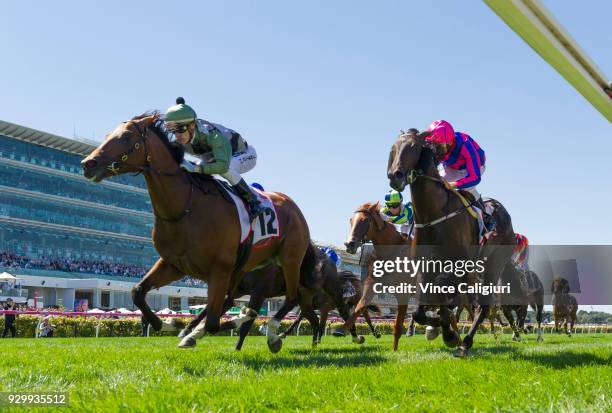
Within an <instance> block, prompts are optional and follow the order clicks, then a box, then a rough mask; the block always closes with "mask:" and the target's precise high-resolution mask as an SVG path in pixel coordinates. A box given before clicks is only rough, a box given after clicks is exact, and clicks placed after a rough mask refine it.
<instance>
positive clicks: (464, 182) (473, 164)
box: [453, 142, 480, 189]
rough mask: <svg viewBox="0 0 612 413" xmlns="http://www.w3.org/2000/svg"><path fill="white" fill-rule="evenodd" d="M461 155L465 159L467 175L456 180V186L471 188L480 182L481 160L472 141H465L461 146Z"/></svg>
mask: <svg viewBox="0 0 612 413" xmlns="http://www.w3.org/2000/svg"><path fill="white" fill-rule="evenodd" d="M460 156H461V157H463V159H465V169H466V172H467V175H466V176H465V177H464V178H461V179H459V180H458V181H457V182H455V185H453V186H455V187H456V188H459V189H463V188H470V187H474V186H476V185H478V184H479V183H480V162H479V160H478V159H479V158H478V154H477V153H476V149H475V148H474V146H473V145H471V144H470V142H465V144H464V145H463V147H462V148H461V155H460Z"/></svg>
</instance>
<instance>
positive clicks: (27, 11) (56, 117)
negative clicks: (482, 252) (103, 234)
mask: <svg viewBox="0 0 612 413" xmlns="http://www.w3.org/2000/svg"><path fill="white" fill-rule="evenodd" d="M230 3H231V4H230ZM546 4H547V6H548V7H549V9H550V10H551V11H552V12H553V14H554V15H555V16H556V17H557V19H558V20H559V21H560V22H561V23H562V24H563V25H564V26H565V28H566V29H567V30H568V31H569V32H570V33H571V34H572V35H573V36H574V37H575V39H576V40H577V41H578V42H579V43H580V45H581V46H582V47H583V48H584V50H585V51H586V52H587V53H588V54H589V55H590V57H591V58H592V59H593V60H594V61H595V62H596V63H597V64H598V65H599V67H600V68H601V69H602V70H603V71H604V72H605V73H608V74H609V73H610V71H611V69H612V54H610V53H609V50H610V48H609V45H610V40H611V39H612V30H611V29H610V25H609V16H610V14H611V13H612V3H610V2H606V1H589V2H583V3H580V4H579V3H576V2H572V1H555V2H551V1H547V2H546ZM3 10H4V11H3V15H4V16H5V18H4V19H3V24H2V25H1V26H0V39H2V40H0V41H1V42H2V43H1V44H2V50H3V55H4V56H5V59H4V62H3V63H2V68H1V69H0V73H1V74H2V75H1V76H0V79H1V80H0V82H1V85H2V88H1V90H2V93H1V95H0V96H1V98H0V118H1V119H3V120H7V121H10V122H15V123H19V124H23V125H26V126H30V127H34V128H38V129H41V130H44V131H48V132H52V133H57V134H60V135H63V136H69V137H71V136H72V135H73V133H74V131H75V130H76V133H77V134H78V135H81V136H83V137H87V138H90V139H91V138H93V139H94V140H101V138H102V137H103V135H104V134H105V133H107V132H109V131H111V130H112V129H113V128H114V127H115V126H116V125H117V124H118V123H119V122H120V121H122V120H125V119H127V118H129V117H131V116H133V115H136V114H139V113H142V112H144V111H145V110H148V109H154V108H158V109H162V110H165V108H167V107H168V106H169V105H171V104H172V103H173V101H174V99H175V97H176V96H179V95H181V96H184V97H185V98H186V100H187V103H189V104H191V105H192V106H193V107H194V108H195V109H196V111H197V112H198V114H199V115H200V117H203V118H206V119H209V120H211V121H215V122H218V123H222V124H225V125H226V126H228V127H231V128H234V129H236V130H238V131H240V132H241V133H242V134H243V136H245V138H246V139H247V140H248V142H249V143H251V144H253V145H254V146H255V147H256V148H257V151H258V154H259V161H258V165H257V167H256V168H255V169H254V170H253V171H252V172H250V173H249V174H247V175H246V178H247V179H248V180H250V181H258V182H260V183H262V184H263V185H264V186H265V187H266V189H269V190H274V191H281V192H285V193H287V194H289V195H290V196H292V197H293V198H294V199H295V200H296V202H297V203H298V204H299V205H300V207H301V208H302V210H303V211H304V213H305V215H306V218H307V219H308V222H309V224H310V228H311V233H312V235H313V237H314V238H315V239H317V240H320V241H324V242H331V243H334V244H341V243H342V241H343V240H344V239H345V237H346V236H347V232H348V229H349V228H348V219H349V217H350V215H351V213H352V212H353V211H354V210H355V209H356V207H357V206H358V205H360V204H361V203H364V202H366V201H371V200H377V199H381V198H382V197H383V195H384V193H385V192H386V191H387V190H388V182H387V179H386V171H385V169H386V161H387V157H388V151H389V148H390V145H391V144H392V143H393V141H394V139H395V137H396V135H397V132H398V131H399V129H407V128H410V127H417V128H420V129H423V128H425V127H427V125H428V124H429V123H430V122H431V121H432V120H434V119H439V118H443V119H446V120H448V121H450V122H451V123H452V124H453V125H454V126H455V127H456V129H457V130H460V131H464V132H466V133H469V134H471V135H472V136H473V137H474V138H475V139H476V140H477V141H478V142H479V143H480V144H481V146H482V147H483V148H484V150H485V151H486V153H487V159H488V163H487V171H486V174H485V175H484V177H483V182H482V184H481V185H480V187H479V189H480V191H481V192H482V193H483V194H484V195H486V196H492V197H495V198H497V199H499V200H500V201H501V202H503V203H504V204H505V205H506V207H507V209H508V210H509V212H510V214H511V215H512V218H513V222H514V226H515V230H516V231H518V232H522V233H525V234H526V235H527V236H528V238H529V239H530V241H531V242H532V243H534V244H610V243H612V238H611V237H612V235H611V234H612V214H610V213H609V211H608V209H609V205H612V191H610V181H611V179H612V172H611V169H610V161H609V158H608V156H609V154H610V153H611V152H612V139H611V138H612V129H611V127H610V124H609V123H608V122H607V121H606V120H605V119H604V118H603V116H601V115H600V114H599V113H598V112H597V111H596V110H595V109H594V108H592V107H591V106H590V105H589V103H588V102H586V100H584V99H583V98H582V96H581V95H579V94H578V93H577V92H576V91H575V90H574V89H573V88H572V87H571V86H570V85H569V84H568V83H567V82H566V81H565V80H564V79H562V78H561V77H560V76H559V75H558V74H557V72H555V71H554V70H553V69H552V68H551V67H550V66H549V65H548V64H547V63H545V62H544V61H543V60H542V59H541V58H540V57H539V56H538V55H536V54H535V53H534V52H533V51H532V50H531V49H530V48H529V47H528V46H527V45H526V44H525V43H523V41H522V40H521V39H520V38H519V37H518V36H517V35H516V34H515V33H514V32H512V31H511V30H510V29H509V28H507V27H506V26H505V24H504V23H503V22H502V21H501V20H500V19H499V18H498V17H497V16H496V15H495V14H493V12H492V11H491V10H490V9H488V8H487V7H486V6H485V5H484V3H481V2H477V1H473V2H455V1H440V2H405V1H387V2H376V3H374V2H365V1H363V2H359V1H334V2H324V1H308V2H297V1H265V2H264V1H260V2H253V1H234V2H215V3H212V2H180V3H179V2H176V3H169V2H156V1H146V2H136V1H134V2H119V1H107V2H103V3H101V2H96V3H92V2H81V3H75V2H61V1H60V2H53V4H51V3H48V2H47V3H37V4H36V5H35V6H33V5H32V4H30V3H28V2H8V3H5V4H4V6H3ZM407 195H408V194H407Z"/></svg>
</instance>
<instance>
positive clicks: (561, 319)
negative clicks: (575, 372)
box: [550, 276, 578, 337]
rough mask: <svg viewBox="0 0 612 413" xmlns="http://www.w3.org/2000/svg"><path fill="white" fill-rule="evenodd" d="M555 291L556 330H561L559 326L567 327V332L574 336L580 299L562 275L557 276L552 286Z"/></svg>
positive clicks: (554, 316) (553, 291) (569, 335)
mask: <svg viewBox="0 0 612 413" xmlns="http://www.w3.org/2000/svg"><path fill="white" fill-rule="evenodd" d="M550 290H551V292H552V293H553V303H552V304H553V318H554V319H555V331H556V332H557V333H558V332H559V326H561V327H563V328H565V334H567V336H568V337H571V336H572V330H573V329H574V323H575V322H576V313H577V312H578V301H577V300H576V297H574V296H573V295H571V294H570V293H569V292H570V286H569V282H568V281H567V280H566V279H565V278H562V277H559V276H557V277H555V278H554V279H553V282H552V286H551V287H550Z"/></svg>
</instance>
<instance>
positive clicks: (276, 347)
mask: <svg viewBox="0 0 612 413" xmlns="http://www.w3.org/2000/svg"><path fill="white" fill-rule="evenodd" d="M268 348H269V349H270V352H272V353H278V352H279V351H280V350H281V348H283V340H281V339H280V338H279V339H278V340H276V341H268Z"/></svg>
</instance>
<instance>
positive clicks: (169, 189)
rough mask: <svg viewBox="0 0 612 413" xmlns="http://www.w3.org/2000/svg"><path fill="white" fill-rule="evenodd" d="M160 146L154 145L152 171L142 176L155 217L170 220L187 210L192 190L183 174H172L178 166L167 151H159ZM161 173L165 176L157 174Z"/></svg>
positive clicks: (158, 144) (157, 143) (159, 143)
mask: <svg viewBox="0 0 612 413" xmlns="http://www.w3.org/2000/svg"><path fill="white" fill-rule="evenodd" d="M161 145H162V144H161V142H156V144H155V145H154V147H155V148H156V149H158V150H156V151H155V153H152V154H151V162H150V167H151V170H152V171H146V172H144V174H143V175H144V177H145V181H146V183H147V188H148V190H149V196H150V198H151V205H152V206H153V210H154V211H155V213H156V214H157V216H160V217H163V218H168V219H172V218H175V217H178V216H180V215H181V214H182V213H183V211H184V210H185V208H189V205H187V202H188V201H189V200H190V197H191V194H190V191H192V188H191V184H190V183H189V181H188V179H187V178H186V176H185V174H184V173H176V174H175V173H174V171H176V170H177V168H178V166H177V165H176V163H175V162H174V160H173V159H172V157H171V156H170V154H169V153H167V151H165V150H159V149H160V148H159V146H161ZM162 171H163V172H167V174H166V173H159V172H162Z"/></svg>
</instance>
